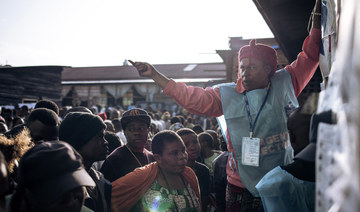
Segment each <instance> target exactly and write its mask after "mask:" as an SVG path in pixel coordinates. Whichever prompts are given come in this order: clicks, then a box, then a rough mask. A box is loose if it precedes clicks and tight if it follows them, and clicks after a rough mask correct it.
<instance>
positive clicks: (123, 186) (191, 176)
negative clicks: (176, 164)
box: [111, 162, 201, 212]
mask: <svg viewBox="0 0 360 212" xmlns="http://www.w3.org/2000/svg"><path fill="white" fill-rule="evenodd" d="M158 171H159V167H158V164H157V162H153V163H150V164H148V165H146V166H143V167H140V168H137V169H135V170H134V171H133V172H130V173H129V174H127V175H125V176H124V177H121V178H119V179H117V180H115V181H114V182H112V194H111V211H114V212H118V211H121V212H122V211H129V210H130V209H131V208H132V207H133V206H134V205H135V204H136V203H137V202H138V201H139V200H140V199H141V197H142V196H143V195H144V194H145V192H146V191H147V190H148V189H149V188H150V186H151V184H152V183H153V182H154V180H155V178H156V175H157V173H158ZM181 174H182V176H183V177H184V179H185V180H186V182H188V183H189V184H190V186H191V188H192V189H193V190H194V192H195V194H196V196H197V197H198V198H199V201H200V204H201V199H200V189H199V184H198V180H197V177H196V175H195V173H194V171H193V170H192V169H191V168H190V167H187V166H186V167H185V169H184V171H183V172H182V173H181Z"/></svg>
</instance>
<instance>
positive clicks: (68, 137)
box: [59, 112, 106, 150]
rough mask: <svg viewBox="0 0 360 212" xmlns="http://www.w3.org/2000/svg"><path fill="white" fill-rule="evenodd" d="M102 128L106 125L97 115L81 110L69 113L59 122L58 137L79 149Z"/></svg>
mask: <svg viewBox="0 0 360 212" xmlns="http://www.w3.org/2000/svg"><path fill="white" fill-rule="evenodd" d="M104 129H106V125H105V124H104V122H103V120H102V119H101V118H100V117H99V116H98V115H94V114H90V113H83V112H74V113H69V114H68V115H66V117H65V118H64V120H63V121H62V122H61V124H60V128H59V139H60V140H61V141H65V142H67V143H69V144H70V145H72V146H73V147H74V148H75V149H76V150H79V149H80V148H81V147H82V146H84V145H85V144H86V143H87V142H89V141H90V140H91V139H92V138H93V137H94V136H95V135H96V134H97V133H99V132H100V131H101V130H104Z"/></svg>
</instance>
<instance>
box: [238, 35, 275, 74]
mask: <svg viewBox="0 0 360 212" xmlns="http://www.w3.org/2000/svg"><path fill="white" fill-rule="evenodd" d="M243 58H249V59H251V58H255V59H258V60H260V61H263V62H264V63H266V64H268V65H270V67H271V70H272V72H275V71H276V69H277V53H276V50H275V49H274V48H272V47H271V46H268V45H265V44H257V43H256V40H255V39H252V40H251V41H250V43H249V45H246V46H243V47H242V48H241V49H240V51H239V63H240V61H241V60H242V59H243Z"/></svg>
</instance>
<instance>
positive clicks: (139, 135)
mask: <svg viewBox="0 0 360 212" xmlns="http://www.w3.org/2000/svg"><path fill="white" fill-rule="evenodd" d="M149 130H150V128H149V127H148V126H147V124H146V123H144V122H142V121H137V120H134V121H132V122H130V123H128V124H127V126H126V128H125V130H124V135H125V137H126V141H127V143H128V145H129V146H130V147H131V149H132V150H133V151H135V152H142V151H143V150H144V145H145V143H146V142H147V139H148V133H149Z"/></svg>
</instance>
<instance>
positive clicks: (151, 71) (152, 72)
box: [129, 60, 170, 89]
mask: <svg viewBox="0 0 360 212" xmlns="http://www.w3.org/2000/svg"><path fill="white" fill-rule="evenodd" d="M129 62H130V63H131V64H132V65H133V66H134V67H135V68H136V69H137V70H138V72H139V75H140V76H142V77H150V78H152V79H153V80H154V82H155V83H156V84H157V85H159V86H160V88H162V89H164V88H165V87H166V85H167V84H168V82H169V81H170V79H169V78H167V77H166V76H165V75H163V74H162V73H160V72H159V71H158V70H156V68H155V67H154V66H152V65H150V64H149V63H143V62H133V61H132V60H129Z"/></svg>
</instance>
